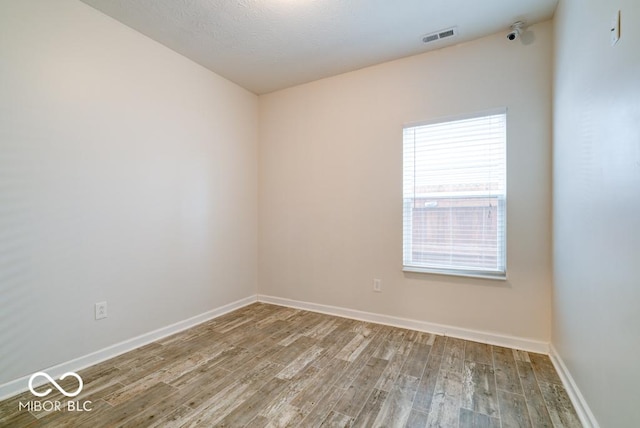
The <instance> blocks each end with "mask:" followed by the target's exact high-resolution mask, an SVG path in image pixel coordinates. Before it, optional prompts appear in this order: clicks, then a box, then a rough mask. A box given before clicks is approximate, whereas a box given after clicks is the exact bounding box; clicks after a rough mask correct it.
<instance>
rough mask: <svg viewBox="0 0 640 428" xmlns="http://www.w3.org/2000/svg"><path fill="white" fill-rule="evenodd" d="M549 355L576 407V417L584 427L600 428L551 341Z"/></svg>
mask: <svg viewBox="0 0 640 428" xmlns="http://www.w3.org/2000/svg"><path fill="white" fill-rule="evenodd" d="M549 351H550V352H549V357H550V358H551V362H552V363H553V366H554V367H555V368H556V371H557V372H558V375H559V376H560V380H562V383H563V384H564V387H565V389H566V390H567V394H569V398H570V399H571V402H572V403H573V407H574V408H575V409H576V413H577V414H578V418H580V422H581V423H582V425H583V426H584V427H585V428H600V425H599V424H598V421H597V420H596V417H595V416H594V415H593V413H592V412H591V409H590V408H589V405H588V404H587V401H586V400H585V399H584V396H583V395H582V393H581V392H580V389H579V388H578V385H577V384H576V382H575V381H574V380H573V376H571V372H569V369H568V368H567V366H566V365H565V364H564V361H562V358H561V357H560V354H559V353H558V351H557V350H556V348H555V346H553V343H552V344H551V345H549Z"/></svg>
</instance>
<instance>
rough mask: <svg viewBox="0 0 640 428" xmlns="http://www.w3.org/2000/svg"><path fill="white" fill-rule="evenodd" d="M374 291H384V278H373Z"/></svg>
mask: <svg viewBox="0 0 640 428" xmlns="http://www.w3.org/2000/svg"><path fill="white" fill-rule="evenodd" d="M373 291H375V292H376V293H382V280H381V279H378V278H374V279H373Z"/></svg>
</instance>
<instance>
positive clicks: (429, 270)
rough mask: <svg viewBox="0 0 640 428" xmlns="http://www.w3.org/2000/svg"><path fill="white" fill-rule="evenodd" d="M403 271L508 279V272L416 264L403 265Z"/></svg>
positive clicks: (498, 279) (499, 279) (497, 279)
mask: <svg viewBox="0 0 640 428" xmlns="http://www.w3.org/2000/svg"><path fill="white" fill-rule="evenodd" d="M402 271H403V272H411V273H426V274H433V275H447V276H460V277H465V278H480V279H492V280H495V281H506V280H507V274H506V272H496V273H490V272H482V271H477V272H476V271H461V270H440V269H433V268H423V267H415V266H403V267H402Z"/></svg>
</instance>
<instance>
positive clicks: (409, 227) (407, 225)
mask: <svg viewBox="0 0 640 428" xmlns="http://www.w3.org/2000/svg"><path fill="white" fill-rule="evenodd" d="M500 114H502V115H504V117H505V147H504V163H505V171H504V192H503V194H502V195H498V198H499V203H501V204H502V205H503V206H502V224H501V225H499V226H498V228H499V230H498V232H497V233H498V236H499V237H500V236H502V240H501V241H500V240H499V242H498V246H499V249H498V253H499V254H500V255H501V256H502V259H501V260H502V266H504V268H503V269H502V270H485V269H469V268H465V269H454V268H450V267H437V266H424V265H419V264H416V263H408V260H411V257H407V254H409V253H410V252H411V251H412V239H413V224H411V223H412V221H413V215H407V212H408V211H411V210H412V209H413V204H414V202H413V201H414V199H415V192H414V194H413V197H412V198H411V199H407V195H406V194H405V187H406V186H405V169H406V165H404V163H405V160H406V157H405V150H406V146H405V141H404V131H405V130H406V129H410V128H415V127H420V126H427V125H434V124H444V123H448V122H456V121H460V120H465V119H474V118H480V117H486V116H494V115H500ZM507 128H508V124H507V109H506V108H498V109H492V110H486V111H482V112H477V113H472V114H466V115H459V116H453V117H446V118H439V119H434V120H429V121H422V122H417V123H408V124H405V125H403V127H402V130H403V168H402V171H403V215H402V217H403V220H402V223H403V232H402V234H403V271H405V272H417V273H431V274H441V275H453V276H463V277H473V278H486V279H495V280H506V279H507V248H506V247H507V169H508V166H507V147H508V144H507V141H508V135H507ZM438 195H439V196H442V194H438ZM434 196H435V195H434ZM478 196H480V195H478ZM482 196H484V194H483V195H482ZM486 196H489V195H486ZM492 196H494V197H495V196H496V195H492Z"/></svg>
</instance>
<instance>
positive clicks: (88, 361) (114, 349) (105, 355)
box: [0, 294, 257, 400]
mask: <svg viewBox="0 0 640 428" xmlns="http://www.w3.org/2000/svg"><path fill="white" fill-rule="evenodd" d="M256 301H257V298H256V295H255V294H254V295H252V296H249V297H245V298H244V299H240V300H236V301H235V302H231V303H228V304H226V305H223V306H220V307H218V308H215V309H212V310H210V311H207V312H205V313H202V314H200V315H196V316H195V317H192V318H189V319H186V320H183V321H178V322H177V323H174V324H171V325H168V326H166V327H162V328H159V329H157V330H154V331H150V332H148V333H144V334H142V335H140V336H137V337H134V338H131V339H128V340H125V341H123V342H120V343H116V344H115V345H111V346H109V347H107V348H104V349H101V350H99V351H96V352H92V353H91V354H87V355H84V356H82V357H78V358H75V359H73V360H71V361H67V362H64V363H62V364H58V365H55V366H52V367H48V368H45V369H44V370H40V369H38V370H34V372H35V371H44V372H46V373H47V374H49V375H50V376H51V377H53V378H54V379H57V378H58V377H60V376H61V375H63V374H64V373H66V372H69V371H73V372H75V371H78V370H82V369H84V368H86V367H89V366H92V365H94V364H98V363H100V362H102V361H105V360H108V359H110V358H113V357H116V356H118V355H120V354H124V353H125V352H128V351H131V350H133V349H135V348H139V347H141V346H144V345H146V344H149V343H151V342H155V341H156V340H159V339H161V338H163V337H167V336H170V335H172V334H174V333H178V332H180V331H183V330H186V329H188V328H191V327H193V326H196V325H198V324H201V323H203V322H205V321H209V320H211V319H213V318H217V317H219V316H221V315H224V314H226V313H228V312H231V311H235V310H236V309H240V308H242V307H244V306H247V305H250V304H251V303H254V302H256ZM29 377H30V375H29V376H24V377H21V378H18V379H15V380H12V381H10V382H7V383H5V384H2V385H0V400H4V399H5V398H8V397H12V396H14V395H17V394H19V393H21V392H24V391H26V390H28V382H29Z"/></svg>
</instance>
